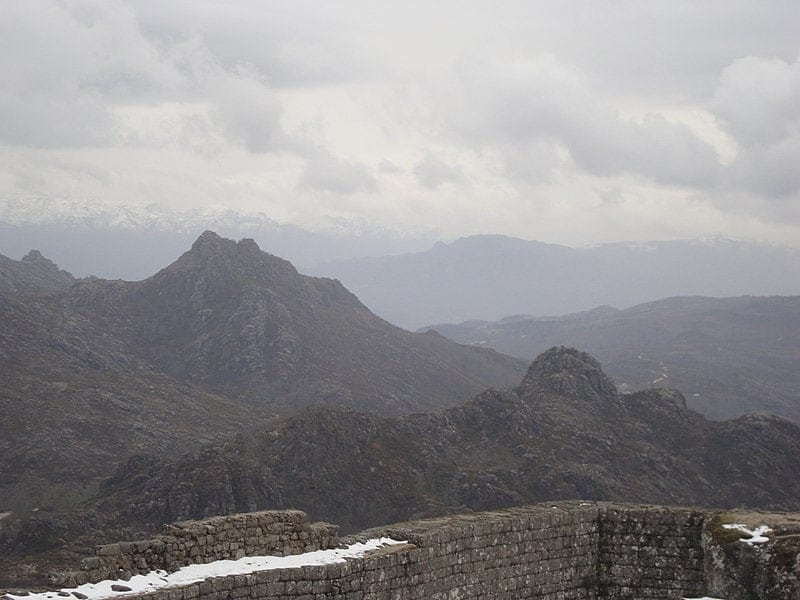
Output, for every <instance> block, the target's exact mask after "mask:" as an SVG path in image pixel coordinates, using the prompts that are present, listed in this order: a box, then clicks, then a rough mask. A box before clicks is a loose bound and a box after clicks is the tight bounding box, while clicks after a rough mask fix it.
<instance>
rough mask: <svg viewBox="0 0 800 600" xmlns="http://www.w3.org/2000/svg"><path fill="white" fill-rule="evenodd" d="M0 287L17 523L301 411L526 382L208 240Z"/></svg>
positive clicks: (343, 295)
mask: <svg viewBox="0 0 800 600" xmlns="http://www.w3.org/2000/svg"><path fill="white" fill-rule="evenodd" d="M0 290H2V292H0V410H2V414H3V419H2V420H0V512H8V511H11V512H12V515H11V516H10V517H7V518H6V519H4V520H3V522H2V523H4V524H6V526H8V523H10V522H11V521H13V520H14V519H16V518H19V517H24V516H26V515H28V514H29V513H31V511H34V510H38V514H40V515H41V514H44V513H46V512H47V511H52V510H56V509H60V508H65V507H69V506H74V505H75V504H76V503H79V502H81V501H83V500H85V499H86V498H87V497H88V496H90V495H92V494H93V493H94V492H96V490H97V485H98V484H99V482H100V481H101V480H102V478H104V477H106V476H108V475H109V474H110V472H111V470H112V469H113V468H114V467H115V465H117V464H119V463H120V462H124V461H126V460H127V459H128V458H129V457H131V456H133V455H134V454H138V453H142V452H146V453H153V454H156V455H164V454H167V455H170V454H174V453H180V452H185V451H187V450H190V449H192V448H196V447H199V445H200V444H202V443H203V442H208V441H211V440H214V439H218V438H219V437H220V436H222V435H227V434H230V433H233V432H236V431H238V430H240V429H241V428H242V427H244V426H252V425H253V424H254V423H257V422H259V421H260V420H264V419H268V418H270V416H272V415H274V414H279V413H285V412H289V411H292V410H294V409H296V408H298V407H299V406H306V405H313V404H329V405H337V406H338V405H344V406H353V407H357V408H358V409H360V410H364V411H374V412H377V413H382V414H401V413H408V412H413V411H419V410H432V409H436V408H442V407H446V406H452V405H454V404H456V403H457V402H459V401H461V400H463V398H465V397H469V396H470V395H472V394H474V393H477V392H479V391H481V390H483V389H485V388H487V387H493V386H504V385H511V384H513V382H514V381H516V380H518V379H519V377H520V376H521V374H522V373H523V372H524V364H523V363H522V362H520V361H517V360H515V359H512V358H510V357H507V356H503V355H501V354H498V353H497V352H494V351H491V350H484V349H476V348H471V347H467V346H461V345H458V344H455V343H453V342H451V341H449V340H447V339H445V338H443V337H441V336H437V335H431V334H414V333H410V332H407V331H403V330H400V329H398V328H396V327H394V326H392V325H390V324H388V323H386V322H385V321H383V320H381V319H379V318H378V317H376V316H375V315H373V314H372V313H371V312H370V311H369V310H368V309H367V308H365V307H364V306H363V305H362V304H361V303H360V302H359V301H358V300H357V299H356V298H355V296H353V295H352V294H350V293H349V292H348V291H347V290H346V289H345V288H344V287H342V285H341V284H339V283H338V282H336V281H333V280H329V279H316V278H311V277H306V276H302V275H300V274H298V273H297V271H296V270H295V269H294V268H293V267H292V265H291V264H289V263H288V262H286V261H284V260H282V259H280V258H277V257H275V256H272V255H269V254H266V253H264V252H261V251H260V249H259V248H258V247H257V246H256V245H255V243H254V242H252V240H243V241H241V242H238V243H237V242H234V241H231V240H226V239H223V238H220V237H219V236H217V235H215V234H214V233H211V232H206V233H205V234H203V235H202V236H201V237H200V238H199V239H198V240H197V241H196V242H195V244H194V245H193V247H192V248H191V250H189V251H188V252H186V253H184V254H183V255H182V256H181V257H180V258H179V259H178V260H177V261H176V262H175V263H173V264H172V265H170V266H168V267H167V268H165V269H163V270H161V271H160V272H159V273H157V274H156V275H155V276H153V277H151V278H149V279H146V280H143V281H139V282H124V281H107V280H102V279H96V278H95V279H81V280H77V281H73V280H72V278H71V277H70V276H69V275H68V274H66V273H64V272H63V271H59V270H58V268H57V267H55V265H54V264H53V263H51V262H50V261H48V260H46V259H44V258H42V257H41V256H40V255H38V254H37V253H31V254H30V255H28V257H27V258H26V260H24V261H21V262H18V261H11V260H10V259H5V258H4V259H3V260H2V262H0Z"/></svg>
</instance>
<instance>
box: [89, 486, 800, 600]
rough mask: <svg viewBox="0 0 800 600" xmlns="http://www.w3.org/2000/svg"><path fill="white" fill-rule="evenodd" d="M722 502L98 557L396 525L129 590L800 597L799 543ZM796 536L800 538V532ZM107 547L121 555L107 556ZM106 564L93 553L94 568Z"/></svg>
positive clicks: (277, 522)
mask: <svg viewBox="0 0 800 600" xmlns="http://www.w3.org/2000/svg"><path fill="white" fill-rule="evenodd" d="M714 514H715V513H714V512H710V511H700V510H691V509H679V508H664V507H654V506H634V505H618V504H609V503H595V502H559V503H556V504H545V505H536V506H528V507H521V508H513V509H506V510H498V511H491V512H484V513H474V514H463V515H454V516H447V517H441V518H436V519H425V520H419V521H410V522H406V523H398V524H394V525H390V526H386V527H380V528H375V529H371V530H368V531H364V532H361V533H360V534H358V535H356V536H350V537H349V538H345V539H342V540H338V539H337V538H335V529H334V528H332V527H331V526H329V525H325V524H317V525H309V524H308V522H307V519H306V517H305V514H304V513H299V512H297V511H286V512H263V513H253V514H247V515H234V516H231V517H223V518H218V519H211V520H209V521H203V522H194V523H192V522H190V523H184V524H179V525H177V526H174V527H173V528H169V529H168V530H167V531H166V532H165V534H163V535H162V536H158V537H157V538H155V542H156V543H154V540H148V541H147V542H132V543H128V544H115V545H111V546H103V547H101V548H99V549H98V556H97V557H95V560H98V561H101V563H102V565H103V566H104V568H106V569H108V568H111V567H113V566H115V565H119V564H123V563H124V564H125V565H128V566H126V567H124V568H125V569H128V571H129V572H133V571H134V570H143V569H142V568H141V565H140V564H139V563H136V562H135V561H134V564H133V565H131V560H133V559H134V558H136V559H137V560H138V559H139V558H144V560H145V562H146V564H147V565H151V564H152V565H155V566H156V567H157V568H166V569H167V570H171V569H173V568H176V567H177V566H179V565H180V564H185V563H186V562H196V563H205V562H210V561H211V560H216V559H218V558H236V557H238V556H241V555H243V554H249V555H257V554H262V555H263V554H278V555H285V554H287V553H295V552H303V551H308V550H314V549H323V548H327V547H333V546H335V545H336V544H337V543H339V542H342V543H353V542H355V541H364V540H366V539H372V538H378V537H391V538H393V539H395V540H405V541H407V543H406V544H399V545H393V546H387V547H384V548H382V549H379V550H375V551H372V552H370V553H367V554H366V555H364V556H363V557H361V558H353V559H348V560H346V561H345V562H342V563H335V564H326V565H319V566H306V567H299V568H292V569H275V570H266V571H261V572H257V573H253V574H250V575H232V576H228V577H215V578H207V579H205V580H204V581H201V582H197V583H192V584H188V585H185V586H182V587H179V588H169V589H162V590H157V591H153V592H150V593H147V594H140V595H138V596H130V595H128V596H125V599H126V600H128V599H130V598H137V599H141V600H226V599H236V598H252V599H259V600H260V599H274V600H322V599H326V598H339V599H342V600H390V599H391V600H429V599H441V600H445V599H446V600H456V599H458V600H462V599H473V598H474V599H497V600H514V599H518V598H519V599H522V598H538V599H541V600H645V599H656V598H657V599H659V600H672V599H678V598H683V597H702V596H705V595H715V594H718V593H720V592H722V591H724V592H725V593H726V594H732V595H720V596H716V597H721V598H726V599H727V600H800V583H798V572H800V565H799V564H798V560H800V559H798V556H797V553H796V552H795V553H794V554H792V556H788V554H785V555H781V556H779V557H777V558H779V559H780V560H779V561H778V562H779V563H780V564H779V565H778V563H776V557H775V556H771V554H770V552H771V550H770V549H767V548H758V547H755V548H754V547H751V546H747V545H745V544H741V543H739V542H735V541H734V542H733V543H729V544H727V545H721V544H720V543H718V542H717V541H715V539H714V536H713V535H711V534H710V529H709V523H710V522H711V521H712V517H713V516H714ZM788 534H791V535H789V538H787V539H794V537H792V536H794V532H793V531H789V532H788ZM166 540H171V541H166ZM162 543H163V544H164V546H163V547H162V545H160V544H162ZM148 549H149V550H150V552H151V554H150V555H148V554H147V552H148ZM156 550H157V551H156ZM159 552H162V553H163V554H164V556H163V558H161V557H160V556H161V555H160V554H158V553H159ZM155 555H158V556H159V558H153V557H154V556H155ZM106 557H116V558H115V560H117V562H116V563H114V562H113V560H111V559H108V560H109V562H108V563H106V562H102V561H106V560H107V558H106ZM741 557H744V558H741ZM787 557H788V558H787ZM745 559H746V560H745ZM159 561H162V562H161V563H159ZM753 561H756V562H755V563H754V562H753ZM759 561H760V562H759ZM792 561H794V562H793V563H792ZM157 563H158V564H160V565H161V566H157ZM96 564H98V563H96V562H93V561H92V560H91V559H90V561H89V563H88V565H85V566H88V567H93V566H95V565H96ZM141 564H144V563H141ZM754 564H755V567H753V565H754ZM759 565H764V566H763V568H762V567H761V566H759ZM776 565H778V566H780V568H778V566H776ZM792 565H794V566H792ZM751 567H752V568H751ZM759 569H760V570H759ZM83 572H84V573H89V574H90V575H92V576H94V575H95V574H96V573H99V571H96V570H92V569H91V568H90V569H88V570H87V569H84V571H83ZM750 573H755V575H754V576H751V575H750Z"/></svg>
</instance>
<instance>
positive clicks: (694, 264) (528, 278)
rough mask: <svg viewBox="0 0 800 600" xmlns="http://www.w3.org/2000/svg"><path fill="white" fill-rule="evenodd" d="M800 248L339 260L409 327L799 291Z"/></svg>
mask: <svg viewBox="0 0 800 600" xmlns="http://www.w3.org/2000/svg"><path fill="white" fill-rule="evenodd" d="M799 264H800V250H798V249H796V248H790V247H783V246H773V245H767V244H761V243H755V242H742V241H734V240H729V239H725V238H712V239H706V240H688V241H668V242H647V243H644V244H626V243H617V244H602V245H599V246H591V247H586V248H570V247H567V246H560V245H556V244H545V243H542V242H534V241H526V240H521V239H516V238H509V237H505V236H499V235H482V236H472V237H467V238H462V239H460V240H457V241H455V242H453V243H450V244H444V243H439V244H437V245H436V246H434V247H433V248H432V249H430V250H427V251H425V252H417V253H412V254H401V255H396V256H383V257H377V258H356V259H350V260H339V261H331V262H328V263H325V264H322V265H318V266H316V267H314V268H313V269H312V270H311V271H310V272H311V273H313V274H316V275H324V276H326V277H335V278H337V279H339V280H340V281H341V282H342V283H343V284H344V285H345V286H346V287H347V288H348V289H349V290H351V291H352V292H353V293H354V294H356V295H357V296H358V297H359V299H360V300H361V301H362V302H364V303H365V304H366V305H367V306H369V307H370V309H372V310H373V311H374V312H375V313H376V314H378V315H380V316H381V317H383V318H385V319H387V320H388V321H391V322H392V323H396V324H398V325H400V326H402V327H406V328H409V329H417V328H420V327H423V326H426V325H430V324H431V323H459V322H462V321H467V320H473V319H481V320H490V321H491V320H497V319H501V318H504V317H507V316H509V315H518V314H525V315H554V316H557V315H564V314H568V313H572V312H578V311H585V310H590V309H592V308H595V307H597V306H603V305H610V306H614V307H617V308H626V307H630V306H634V305H636V304H640V303H643V302H649V301H653V300H658V299H661V298H666V297H670V296H677V295H681V296H684V295H701V296H717V297H723V296H741V295H748V294H750V295H798V294H800V269H798V267H797V265H799Z"/></svg>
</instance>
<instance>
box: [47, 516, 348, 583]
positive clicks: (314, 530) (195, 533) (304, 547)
mask: <svg viewBox="0 0 800 600" xmlns="http://www.w3.org/2000/svg"><path fill="white" fill-rule="evenodd" d="M338 529H339V528H338V527H337V526H334V525H329V524H327V523H313V524H310V523H309V522H308V516H307V515H306V513H304V512H301V511H299V510H281V511H279V510H276V511H261V512H253V513H245V514H238V515H229V516H225V517H214V518H211V519H207V520H205V521H185V522H182V523H175V524H174V525H166V526H165V527H164V529H163V531H162V533H161V534H159V535H156V536H155V537H153V538H152V539H149V540H142V541H137V542H120V543H116V544H108V545H105V546H98V547H97V548H96V549H95V556H92V557H89V558H85V559H83V561H82V562H81V569H80V571H73V572H70V573H65V574H60V575H57V576H54V577H53V583H54V584H55V585H81V584H83V583H86V582H96V581H102V580H104V579H128V578H130V577H131V575H135V574H143V573H148V572H150V571H155V570H158V569H163V570H165V571H170V572H171V571H176V570H177V569H179V568H180V567H183V566H186V565H190V564H205V563H209V562H213V561H215V560H224V559H230V560H236V559H239V558H242V557H243V556H263V555H267V556H270V555H271V556H286V555H289V554H301V553H303V552H311V551H313V550H321V549H327V548H333V547H336V545H337V544H338V543H339V538H338V537H337V533H338Z"/></svg>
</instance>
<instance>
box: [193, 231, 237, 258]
mask: <svg viewBox="0 0 800 600" xmlns="http://www.w3.org/2000/svg"><path fill="white" fill-rule="evenodd" d="M235 243H236V242H234V241H233V240H229V239H226V238H224V237H222V236H220V235H218V234H217V233H216V232H214V231H211V230H210V229H206V230H205V231H204V232H203V233H201V234H200V237H198V238H197V239H196V240H195V242H194V244H192V251H193V252H197V251H203V250H221V249H222V248H224V247H225V246H232V245H234V244H235Z"/></svg>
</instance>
